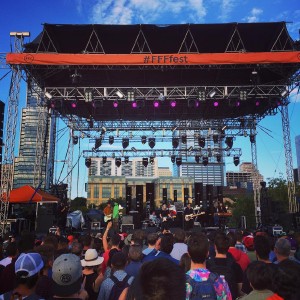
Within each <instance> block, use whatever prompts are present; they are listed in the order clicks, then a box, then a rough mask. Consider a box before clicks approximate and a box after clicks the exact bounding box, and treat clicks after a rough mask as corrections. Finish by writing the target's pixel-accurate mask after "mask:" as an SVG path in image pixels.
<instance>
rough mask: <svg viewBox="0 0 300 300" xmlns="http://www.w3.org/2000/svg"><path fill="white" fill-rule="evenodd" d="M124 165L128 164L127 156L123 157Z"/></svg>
mask: <svg viewBox="0 0 300 300" xmlns="http://www.w3.org/2000/svg"><path fill="white" fill-rule="evenodd" d="M124 163H125V164H128V163H129V156H125V157H124Z"/></svg>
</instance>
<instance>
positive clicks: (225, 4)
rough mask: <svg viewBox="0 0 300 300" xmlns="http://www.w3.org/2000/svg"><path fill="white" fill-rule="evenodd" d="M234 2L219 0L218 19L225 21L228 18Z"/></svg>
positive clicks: (231, 0)
mask: <svg viewBox="0 0 300 300" xmlns="http://www.w3.org/2000/svg"><path fill="white" fill-rule="evenodd" d="M235 5H236V3H235V2H234V1H233V0H221V15H220V16H219V17H218V19H220V20H222V21H225V20H227V19H228V18H229V16H230V13H231V11H232V10H233V8H234V6H235Z"/></svg>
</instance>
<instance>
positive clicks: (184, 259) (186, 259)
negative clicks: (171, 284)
mask: <svg viewBox="0 0 300 300" xmlns="http://www.w3.org/2000/svg"><path fill="white" fill-rule="evenodd" d="M179 266H180V267H181V268H182V269H183V270H184V273H186V272H188V271H189V270H190V269H191V258H190V256H189V254H188V253H184V254H182V256H181V258H180V261H179Z"/></svg>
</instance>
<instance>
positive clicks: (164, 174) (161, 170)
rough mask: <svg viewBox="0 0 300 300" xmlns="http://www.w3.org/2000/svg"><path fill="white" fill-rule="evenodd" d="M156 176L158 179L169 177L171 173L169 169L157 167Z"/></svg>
mask: <svg viewBox="0 0 300 300" xmlns="http://www.w3.org/2000/svg"><path fill="white" fill-rule="evenodd" d="M158 176H159V177H171V176H172V171H171V170H170V168H169V167H158Z"/></svg>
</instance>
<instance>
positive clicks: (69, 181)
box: [67, 127, 74, 201]
mask: <svg viewBox="0 0 300 300" xmlns="http://www.w3.org/2000/svg"><path fill="white" fill-rule="evenodd" d="M72 140H73V129H72V128H71V127H70V131H69V146H68V153H67V164H68V168H67V172H68V173H67V184H68V199H69V201H71V192H72V171H73V152H74V143H73V141H72Z"/></svg>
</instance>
